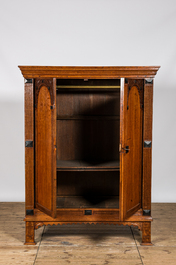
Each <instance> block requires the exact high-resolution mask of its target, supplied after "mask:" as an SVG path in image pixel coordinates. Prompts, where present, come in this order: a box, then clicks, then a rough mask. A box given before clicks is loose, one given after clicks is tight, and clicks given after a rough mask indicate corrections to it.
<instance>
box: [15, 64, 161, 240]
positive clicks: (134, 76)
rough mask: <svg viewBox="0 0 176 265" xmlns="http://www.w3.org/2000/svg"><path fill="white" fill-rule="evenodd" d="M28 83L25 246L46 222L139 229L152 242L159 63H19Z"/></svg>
mask: <svg viewBox="0 0 176 265" xmlns="http://www.w3.org/2000/svg"><path fill="white" fill-rule="evenodd" d="M19 68H20V70H21V72H22V74H23V76H24V78H25V85H24V87H25V183H26V184H25V189H26V204H25V205H26V208H25V211H26V212H25V219H24V220H25V223H26V241H25V244H28V245H31V244H35V240H34V231H35V229H37V228H38V227H40V226H43V225H53V224H56V225H57V224H68V223H69V224H71V223H75V224H76V223H90V224H92V223H94V224H95V223H104V224H119V225H129V226H131V225H133V226H137V227H138V228H139V229H140V230H142V244H143V245H151V221H152V217H151V154H152V108H153V106H152V104H153V79H154V77H155V75H156V73H157V71H158V69H159V67H157V66H151V67H150V66H144V67H143V66H139V67H136V66H131V67H65V66H64V67H60V66H58V67H55V66H53V67H52V66H19Z"/></svg>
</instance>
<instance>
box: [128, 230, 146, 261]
mask: <svg viewBox="0 0 176 265" xmlns="http://www.w3.org/2000/svg"><path fill="white" fill-rule="evenodd" d="M130 229H131V233H132V235H133V239H134V242H135V245H136V248H137V251H138V254H139V257H140V260H141V262H142V265H144V263H143V260H142V257H141V253H140V251H139V249H138V245H137V243H136V239H135V237H134V233H133V229H132V228H131V226H130Z"/></svg>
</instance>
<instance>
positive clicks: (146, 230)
mask: <svg viewBox="0 0 176 265" xmlns="http://www.w3.org/2000/svg"><path fill="white" fill-rule="evenodd" d="M152 245H153V244H152V243H151V222H143V224H142V243H141V246H152Z"/></svg>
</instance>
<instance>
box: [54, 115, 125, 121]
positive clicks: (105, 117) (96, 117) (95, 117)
mask: <svg viewBox="0 0 176 265" xmlns="http://www.w3.org/2000/svg"><path fill="white" fill-rule="evenodd" d="M119 119H120V116H118V115H114V116H110V115H92V116H91V115H89V116H88V115H87V116H86V115H78V116H64V115H63V116H57V120H119Z"/></svg>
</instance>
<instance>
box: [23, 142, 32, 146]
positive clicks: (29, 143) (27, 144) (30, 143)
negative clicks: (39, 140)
mask: <svg viewBox="0 0 176 265" xmlns="http://www.w3.org/2000/svg"><path fill="white" fill-rule="evenodd" d="M25 147H33V141H26V142H25Z"/></svg>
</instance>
